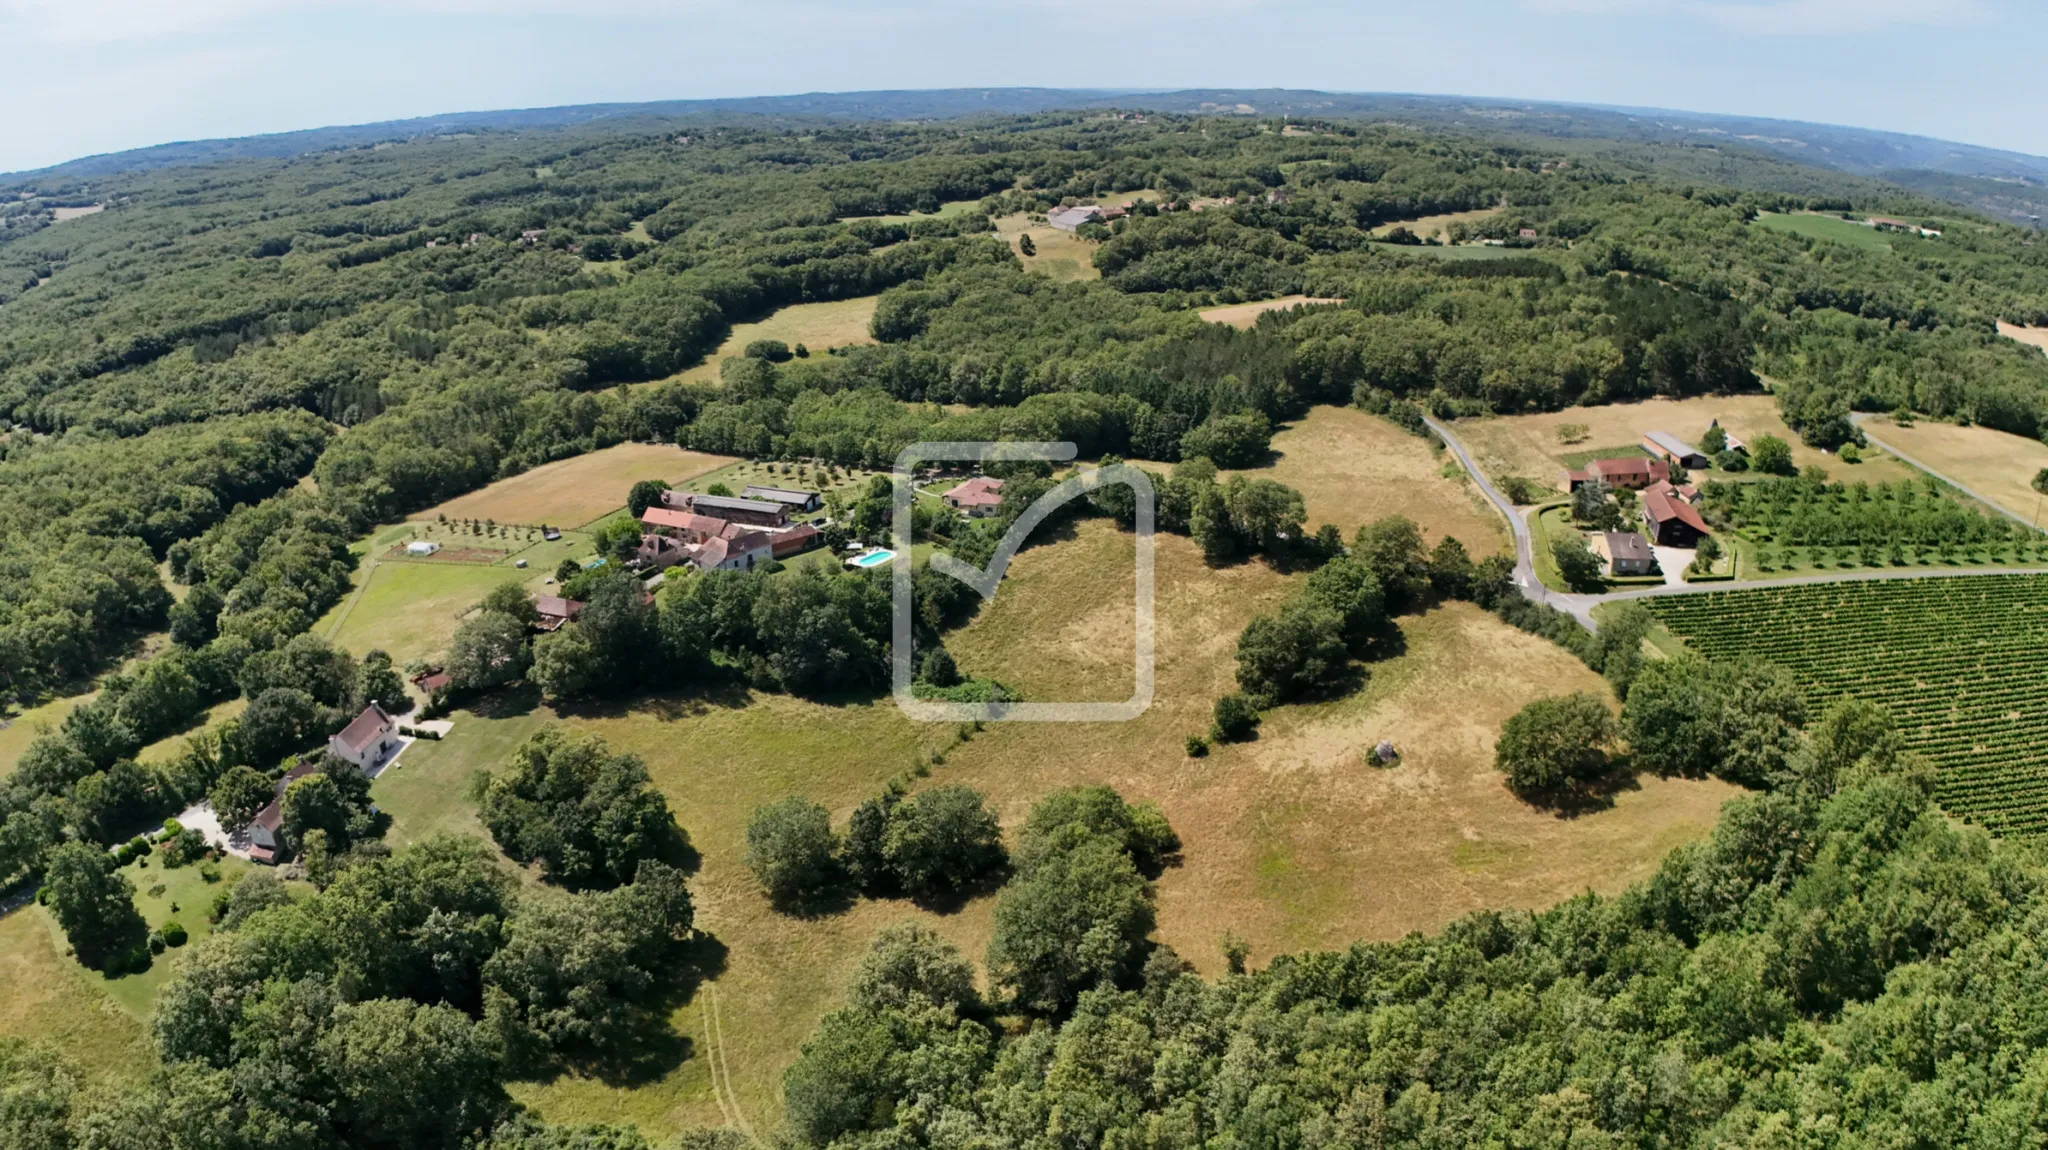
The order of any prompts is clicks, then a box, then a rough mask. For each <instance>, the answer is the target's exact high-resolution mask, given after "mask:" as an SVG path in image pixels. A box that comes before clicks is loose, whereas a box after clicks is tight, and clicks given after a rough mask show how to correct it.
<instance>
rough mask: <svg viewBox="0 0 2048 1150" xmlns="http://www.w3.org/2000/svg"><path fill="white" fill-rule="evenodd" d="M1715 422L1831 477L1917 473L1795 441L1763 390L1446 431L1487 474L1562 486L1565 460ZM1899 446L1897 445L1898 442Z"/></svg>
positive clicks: (1698, 430) (1506, 419)
mask: <svg viewBox="0 0 2048 1150" xmlns="http://www.w3.org/2000/svg"><path fill="white" fill-rule="evenodd" d="M1716 419H1718V420H1720V421H1721V426H1722V427H1724V428H1727V429H1728V432H1729V434H1731V435H1734V436H1736V437H1738V438H1740V439H1744V440H1747V441H1749V442H1752V443H1753V442H1755V441H1756V439H1757V438H1758V437H1759V436H1764V435H1775V436H1777V437H1778V438H1780V439H1783V440H1784V441H1785V442H1787V443H1789V444H1791V445H1792V460H1793V462H1794V463H1796V464H1798V465H1799V466H1801V467H1806V466H1809V465H1812V464H1820V465H1822V466H1823V467H1825V468H1826V469H1827V472H1828V474H1829V476H1830V477H1831V478H1834V479H1840V480H1857V479H1863V480H1868V481H1869V482H1872V483H1879V482H1890V481H1892V480H1895V479H1909V478H1912V477H1913V476H1915V475H1917V474H1919V473H1918V472H1917V471H1915V470H1914V469H1913V468H1911V467H1908V466H1906V465H1905V464H1904V463H1901V462H1899V461H1898V460H1896V459H1893V458H1891V457H1890V456H1888V455H1885V454H1884V453H1882V452H1878V451H1868V452H1865V453H1864V455H1863V462H1861V463H1855V464H1850V463H1843V462H1842V461H1841V460H1839V459H1837V458H1835V457H1834V456H1832V455H1830V454H1828V453H1826V452H1824V451H1820V450H1818V449H1816V448H1812V447H1808V446H1806V445H1805V444H1803V443H1801V442H1799V436H1798V435H1796V434H1794V433H1793V432H1792V430H1791V429H1790V428H1788V427H1786V426H1785V421H1784V419H1782V418H1781V417H1780V416H1779V415H1778V401H1777V400H1776V399H1774V398H1772V397H1771V396H1769V395H1733V396H1711V395H1710V396H1702V397H1700V398H1697V399H1647V400H1643V401H1642V402H1639V403H1615V404H1607V405H1604V406H1600V407H1568V408H1566V409H1564V410H1563V411H1548V412H1543V413H1541V414H1537V415H1504V416H1496V417H1493V418H1490V419H1468V420H1460V421H1459V422H1458V424H1457V426H1455V427H1454V428H1452V430H1453V431H1454V432H1455V433H1456V434H1457V436H1458V438H1459V439H1460V440H1462V441H1464V443H1465V445H1466V446H1467V447H1468V448H1470V449H1471V451H1472V455H1473V458H1474V459H1475V460H1477V461H1478V463H1479V466H1480V467H1481V468H1483V469H1484V470H1485V471H1486V473H1487V474H1488V475H1490V476H1502V475H1521V476H1526V477H1527V478H1530V479H1533V480H1535V481H1537V482H1538V483H1541V484H1544V485H1546V486H1549V487H1554V488H1555V489H1557V490H1558V491H1560V492H1562V491H1563V490H1564V471H1565V462H1564V460H1565V457H1566V456H1568V455H1575V454H1583V453H1586V452H1593V451H1601V450H1606V449H1610V448H1611V449H1617V450H1623V449H1629V448H1634V447H1637V446H1639V445H1640V444H1641V443H1642V440H1643V436H1644V434H1645V433H1647V432H1651V431H1668V432H1670V433H1671V434H1673V435H1676V436H1677V437H1679V438H1680V439H1682V440H1685V441H1686V442H1688V443H1697V442H1699V438H1700V436H1701V435H1702V434H1704V433H1705V432H1706V430H1707V425H1708V424H1709V423H1711V422H1712V421H1714V420H1716ZM1568 423H1577V424H1583V425H1585V427H1586V429H1587V434H1586V437H1585V438H1584V439H1583V440H1580V441H1579V442H1576V443H1570V444H1567V443H1562V442H1560V441H1559V440H1558V436H1557V433H1558V428H1560V427H1562V426H1564V425H1565V424H1568ZM1902 446H1903V445H1902Z"/></svg>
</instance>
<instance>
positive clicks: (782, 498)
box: [634, 486, 823, 571]
mask: <svg viewBox="0 0 2048 1150" xmlns="http://www.w3.org/2000/svg"><path fill="white" fill-rule="evenodd" d="M822 498H823V497H822V496H821V495H820V494H819V493H818V492H816V491H799V490H794V489H791V488H786V487H760V486H749V487H748V488H747V489H746V490H744V491H742V492H740V494H739V495H737V496H726V495H699V494H696V493H694V492H689V491H664V492H662V495H661V503H660V504H659V505H657V506H653V507H649V508H648V509H647V510H646V511H644V512H642V513H641V514H640V528H641V536H640V550H639V552H638V554H637V555H636V556H635V557H634V565H635V567H636V568H637V569H639V570H641V571H666V570H668V569H669V568H671V567H675V566H679V565H687V566H688V567H690V568H691V569H693V570H697V571H752V570H753V569H754V568H755V567H757V566H759V565H761V564H763V563H766V562H767V561H768V560H770V559H785V558H788V557H789V556H792V555H796V554H799V553H801V552H804V551H808V550H810V549H811V548H813V547H816V546H817V545H818V544H819V543H820V542H821V541H822V536H821V535H820V534H819V532H818V525H817V524H815V523H803V522H797V523H792V522H790V520H791V517H792V516H793V515H798V516H800V515H802V514H804V513H807V512H812V511H816V510H818V508H819V506H820V504H821V502H822Z"/></svg>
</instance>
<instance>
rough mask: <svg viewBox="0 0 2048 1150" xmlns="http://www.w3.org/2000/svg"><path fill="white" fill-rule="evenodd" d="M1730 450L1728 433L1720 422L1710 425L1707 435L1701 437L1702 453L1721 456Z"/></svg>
mask: <svg viewBox="0 0 2048 1150" xmlns="http://www.w3.org/2000/svg"><path fill="white" fill-rule="evenodd" d="M1726 450H1728V432H1727V431H1726V430H1724V429H1723V428H1722V427H1721V425H1720V423H1719V422H1716V423H1713V424H1710V425H1709V426H1708V427H1707V431H1706V434H1704V435H1702V436H1700V451H1701V452H1703V453H1705V454H1707V455H1719V454H1721V453H1722V452H1724V451H1726Z"/></svg>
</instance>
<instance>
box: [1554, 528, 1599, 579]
mask: <svg viewBox="0 0 2048 1150" xmlns="http://www.w3.org/2000/svg"><path fill="white" fill-rule="evenodd" d="M1550 557H1551V559H1553V560H1555V561H1556V563H1557V573H1558V574H1559V575H1561V576H1563V577H1564V581H1565V585H1566V586H1568V587H1570V588H1572V589H1573V590H1575V591H1591V590H1598V589H1599V587H1600V557H1599V556H1597V555H1595V554H1593V550H1592V548H1590V547H1587V546H1586V541H1585V539H1583V538H1582V537H1580V535H1579V534H1578V532H1576V531H1574V532H1570V533H1568V534H1564V535H1560V536H1558V537H1557V538H1556V539H1553V540H1551V541H1550Z"/></svg>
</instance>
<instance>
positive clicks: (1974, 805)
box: [1652, 575, 2048, 836]
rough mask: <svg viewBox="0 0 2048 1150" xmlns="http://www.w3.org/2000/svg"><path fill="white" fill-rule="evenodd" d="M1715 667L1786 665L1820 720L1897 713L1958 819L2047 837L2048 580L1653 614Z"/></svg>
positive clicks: (1925, 583)
mask: <svg viewBox="0 0 2048 1150" xmlns="http://www.w3.org/2000/svg"><path fill="white" fill-rule="evenodd" d="M1652 607H1653V609H1654V610H1655V611H1656V613H1657V617H1658V618H1659V619H1660V620H1662V621H1663V623H1664V625H1665V626H1666V627H1668V628H1670V629H1671V631H1672V633H1673V634H1676V635H1678V636H1679V637H1680V638H1682V639H1684V640H1685V641H1686V642H1687V644H1689V645H1690V646H1691V647H1692V648H1693V649H1694V650H1697V651H1699V652H1700V653H1701V654H1703V655H1706V656H1708V657H1709V658H1716V659H1729V658H1735V657H1737V656H1740V655H1754V656H1757V657H1760V658H1764V659H1768V660H1770V661H1771V662H1774V663H1779V664H1782V665H1783V666H1784V667H1786V668H1787V669H1788V670H1790V671H1791V672H1792V673H1793V675H1795V676H1796V677H1797V678H1798V680H1799V682H1800V683H1801V685H1802V686H1804V687H1805V688H1806V691H1807V696H1808V698H1809V699H1810V700H1811V702H1812V703H1813V705H1814V707H1815V708H1816V710H1817V709H1818V708H1820V707H1823V706H1826V705H1827V703H1828V702H1829V701H1830V700H1832V699H1834V698H1837V697H1839V696H1842V695H1855V696H1857V697H1860V698H1863V699H1867V700H1869V701H1871V702H1874V703H1880V704H1883V705H1884V706H1886V707H1888V708H1890V709H1891V711H1892V713H1893V714H1894V715H1895V716H1897V718H1898V720H1899V726H1900V728H1901V730H1902V732H1903V733H1904V735H1905V740H1906V745H1907V746H1908V747H1909V748H1911V749H1912V750H1914V751H1918V752H1919V753H1921V754H1923V755H1925V756H1927V758H1928V759H1930V760H1932V761H1933V762H1934V763H1935V765H1936V766H1938V767H1940V768H1941V776H1940V784H1939V790H1938V795H1939V798H1940V800H1941V803H1942V805H1943V806H1944V807H1946V808H1947V809H1948V810H1950V811H1952V812H1954V813H1955V814H1958V815H1961V816H1963V817H1965V818H1968V819H1970V820H1972V821H1974V822H1978V823H1981V824H1983V825H1984V826H1986V827H1989V828H1991V829H1992V830H1994V831H1997V832H1999V833H2001V834H2010V835H2021V836H2032V835H2042V834H2048V575H1993V576H1985V577H1982V578H1970V579H1905V580H1891V581H1877V582H1847V583H1824V584H1811V585H1805V586H1798V587H1782V588H1762V589H1754V590H1740V591H1717V592H1712V593H1709V594H1704V595H1674V596H1670V597H1667V598H1664V599H1661V600H1658V601H1656V602H1655V603H1653V604H1652Z"/></svg>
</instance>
